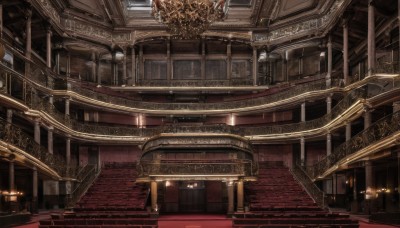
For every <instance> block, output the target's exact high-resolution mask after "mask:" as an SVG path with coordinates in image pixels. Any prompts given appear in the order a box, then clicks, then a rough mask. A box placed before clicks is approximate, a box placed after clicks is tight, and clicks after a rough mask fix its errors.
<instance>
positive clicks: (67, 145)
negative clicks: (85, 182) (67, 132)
mask: <svg viewBox="0 0 400 228" xmlns="http://www.w3.org/2000/svg"><path fill="white" fill-rule="evenodd" d="M65 162H66V165H67V167H70V165H71V138H70V137H69V136H68V137H67V138H66V139H65Z"/></svg>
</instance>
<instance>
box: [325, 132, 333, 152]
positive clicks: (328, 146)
mask: <svg viewBox="0 0 400 228" xmlns="http://www.w3.org/2000/svg"><path fill="white" fill-rule="evenodd" d="M331 153H332V134H331V133H330V132H329V133H328V134H326V156H329V155H330V154H331Z"/></svg>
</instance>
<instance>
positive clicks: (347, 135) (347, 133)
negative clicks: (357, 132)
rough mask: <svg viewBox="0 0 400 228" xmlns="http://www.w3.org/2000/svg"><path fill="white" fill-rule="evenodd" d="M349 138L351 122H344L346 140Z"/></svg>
mask: <svg viewBox="0 0 400 228" xmlns="http://www.w3.org/2000/svg"><path fill="white" fill-rule="evenodd" d="M350 139H351V122H349V123H346V142H348V141H349V140H350Z"/></svg>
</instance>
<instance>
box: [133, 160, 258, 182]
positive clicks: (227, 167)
mask: <svg viewBox="0 0 400 228" xmlns="http://www.w3.org/2000/svg"><path fill="white" fill-rule="evenodd" d="M137 169H138V171H139V176H141V177H145V176H149V175H153V176H154V175H155V176H157V175H158V176H163V175H181V176H182V175H204V177H205V178H206V176H207V175H235V176H253V175H254V174H255V173H254V169H253V164H252V162H251V161H249V160H235V161H232V162H223V161H220V162H218V161H217V162H215V161H208V160H207V161H190V162H186V161H185V162H183V161H160V162H154V161H151V162H150V161H140V163H139V164H138V167H137Z"/></svg>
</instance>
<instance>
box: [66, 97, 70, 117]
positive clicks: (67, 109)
mask: <svg viewBox="0 0 400 228" xmlns="http://www.w3.org/2000/svg"><path fill="white" fill-rule="evenodd" d="M69 103H70V101H69V98H68V97H67V98H65V116H68V117H69Z"/></svg>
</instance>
